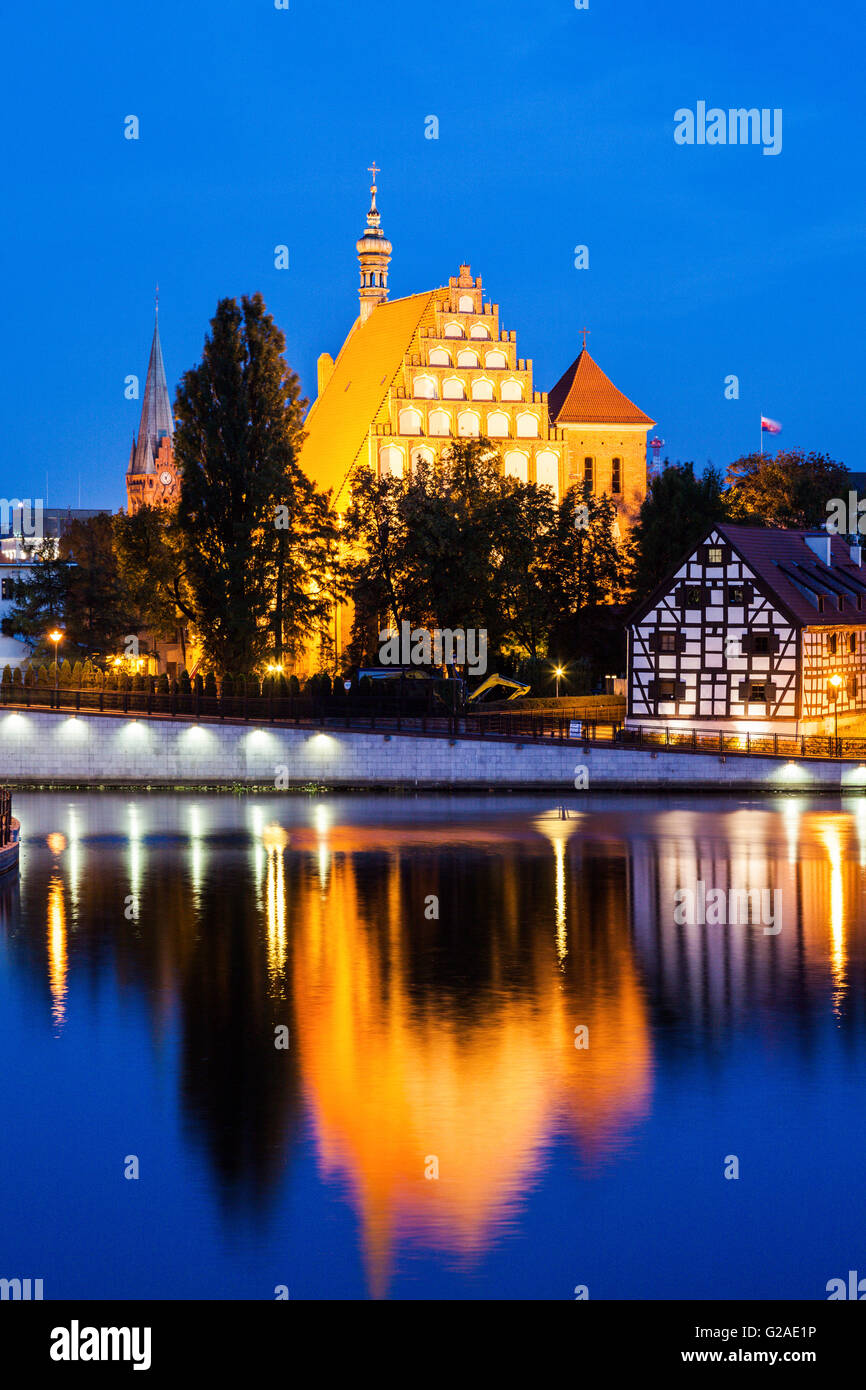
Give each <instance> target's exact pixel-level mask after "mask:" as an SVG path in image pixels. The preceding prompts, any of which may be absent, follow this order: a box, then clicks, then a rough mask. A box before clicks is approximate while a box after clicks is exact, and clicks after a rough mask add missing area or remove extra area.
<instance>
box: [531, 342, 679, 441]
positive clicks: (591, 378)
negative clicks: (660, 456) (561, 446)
mask: <svg viewBox="0 0 866 1390" xmlns="http://www.w3.org/2000/svg"><path fill="white" fill-rule="evenodd" d="M547 408H548V410H549V412H550V419H551V422H552V423H553V424H554V425H646V426H647V427H649V426H650V425H654V424H655V421H654V420H651V419H650V417H649V416H648V415H644V413H643V411H642V410H638V408H637V406H636V405H635V404H634V402H633V401H630V400H629V398H628V396H624V395H623V393H622V391H620V389H619V387H618V386H614V384H613V382H612V381H611V379H610V377H607V376H605V374H604V372H603V371H602V370H601V367H600V366H599V365H598V363H597V362H594V361H593V359H592V358H591V357H590V355H589V353H588V352H587V350H586V348H584V349H583V351H582V352H580V353H578V355H577V357H576V358H575V359H574V361H573V362H572V364H571V366H570V367H569V368H568V370H567V371H566V372H564V373H563V375H562V376H561V377H560V378H559V381H558V382H557V383H556V385H555V386H554V387H553V389H552V391H550V392H549V393H548V397H547Z"/></svg>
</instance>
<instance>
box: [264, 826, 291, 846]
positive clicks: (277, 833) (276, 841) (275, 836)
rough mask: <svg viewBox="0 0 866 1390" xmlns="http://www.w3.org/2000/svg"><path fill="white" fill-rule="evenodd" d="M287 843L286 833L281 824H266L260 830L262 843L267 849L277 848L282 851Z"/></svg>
mask: <svg viewBox="0 0 866 1390" xmlns="http://www.w3.org/2000/svg"><path fill="white" fill-rule="evenodd" d="M288 843H289V836H288V833H287V832H286V831H285V830H284V829H283V827H282V826H281V825H276V824H273V825H266V826H265V828H264V830H263V831H262V844H263V845H264V847H265V849H267V850H271V849H278V850H280V851H282V850H284V849H285V848H286V845H287V844H288Z"/></svg>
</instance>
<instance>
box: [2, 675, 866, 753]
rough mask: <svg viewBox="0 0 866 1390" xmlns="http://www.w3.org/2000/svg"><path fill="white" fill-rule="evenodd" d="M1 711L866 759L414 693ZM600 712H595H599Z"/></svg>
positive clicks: (91, 695) (847, 748)
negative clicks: (453, 710)
mask: <svg viewBox="0 0 866 1390" xmlns="http://www.w3.org/2000/svg"><path fill="white" fill-rule="evenodd" d="M0 706H5V707H6V708H8V709H19V710H22V709H23V710H30V709H35V710H38V709H42V710H59V711H65V712H69V713H78V712H81V713H89V714H125V715H132V716H139V715H143V716H145V717H147V718H153V719H176V718H180V719H196V720H226V719H228V720H231V721H233V722H243V723H248V724H294V725H296V726H299V727H300V726H304V727H314V728H331V729H339V728H346V729H356V730H359V731H361V730H377V729H378V730H381V731H382V732H387V731H389V730H390V731H396V732H405V733H421V734H430V735H440V736H443V737H448V738H455V739H456V738H472V739H478V738H482V739H484V738H498V739H505V740H514V739H525V740H528V741H536V742H537V741H539V740H541V741H544V742H547V741H548V740H550V739H556V740H558V741H559V742H563V743H573V744H575V745H578V746H583V747H589V746H592V745H595V744H597V745H599V746H608V747H616V748H645V749H648V750H658V749H660V748H662V749H665V750H666V751H670V752H675V753H718V754H720V755H723V756H725V755H727V754H728V753H732V754H737V755H743V756H747V757H748V756H756V757H757V756H759V757H763V758H766V757H774V758H785V759H787V760H790V759H791V758H850V759H863V760H864V761H866V739H853V738H835V737H834V736H832V735H826V734H812V735H802V736H799V737H795V736H794V735H786V734H758V735H756V734H748V733H746V734H730V733H722V732H719V733H706V732H703V731H699V730H697V729H676V730H672V729H670V728H667V729H655V728H654V729H648V728H634V729H626V728H625V727H624V725H623V724H622V722H621V720H619V719H615V718H611V719H608V720H605V719H600V718H594V719H592V720H586V719H584V720H582V721H581V732H580V734H579V735H577V736H575V735H573V734H572V733H571V729H572V727H573V724H574V721H573V719H570V718H568V717H564V716H561V715H557V714H555V713H551V712H549V711H544V712H540V713H537V714H532V713H526V714H521V713H519V712H514V713H510V712H508V713H506V712H505V711H490V712H489V713H485V712H484V711H483V710H477V711H476V710H471V711H469V712H467V713H462V714H456V715H455V714H448V713H447V712H442V713H436V714H431V713H429V712H428V705H427V702H426V700H424V699H414V700H413V697H412V696H411V695H408V694H407V695H405V696H404V698H403V699H400V698H399V697H396V696H395V697H394V698H387V697H383V696H378V695H366V696H365V695H359V694H354V693H352V694H347V695H344V696H339V697H336V698H335V697H333V696H332V697H330V698H325V697H316V696H309V695H288V696H279V695H275V696H268V695H225V696H219V695H197V694H194V693H192V694H189V695H184V694H173V695H171V694H166V695H163V694H157V693H154V692H152V691H135V690H123V691H113V690H70V689H63V688H61V689H58V690H55V689H53V688H52V687H49V686H25V687H23V688H21V687H19V688H17V689H16V688H15V687H14V686H9V685H8V684H7V685H0ZM596 713H598V712H597V711H596Z"/></svg>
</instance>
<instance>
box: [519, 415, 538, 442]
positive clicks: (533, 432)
mask: <svg viewBox="0 0 866 1390" xmlns="http://www.w3.org/2000/svg"><path fill="white" fill-rule="evenodd" d="M517 434H518V437H519V438H520V439H537V438H538V416H537V415H530V413H529V411H528V410H525V411H524V412H523V414H522V415H518V417H517Z"/></svg>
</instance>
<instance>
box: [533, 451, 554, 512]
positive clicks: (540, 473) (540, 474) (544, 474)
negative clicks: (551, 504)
mask: <svg viewBox="0 0 866 1390" xmlns="http://www.w3.org/2000/svg"><path fill="white" fill-rule="evenodd" d="M535 481H536V482H537V483H538V486H539V487H549V488H551V489H552V491H553V495H554V497H555V498H556V500H557V502H558V501H559V459H558V458H557V456H556V454H554V453H553V451H552V450H550V449H542V451H541V453H539V454H536V455H535Z"/></svg>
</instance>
